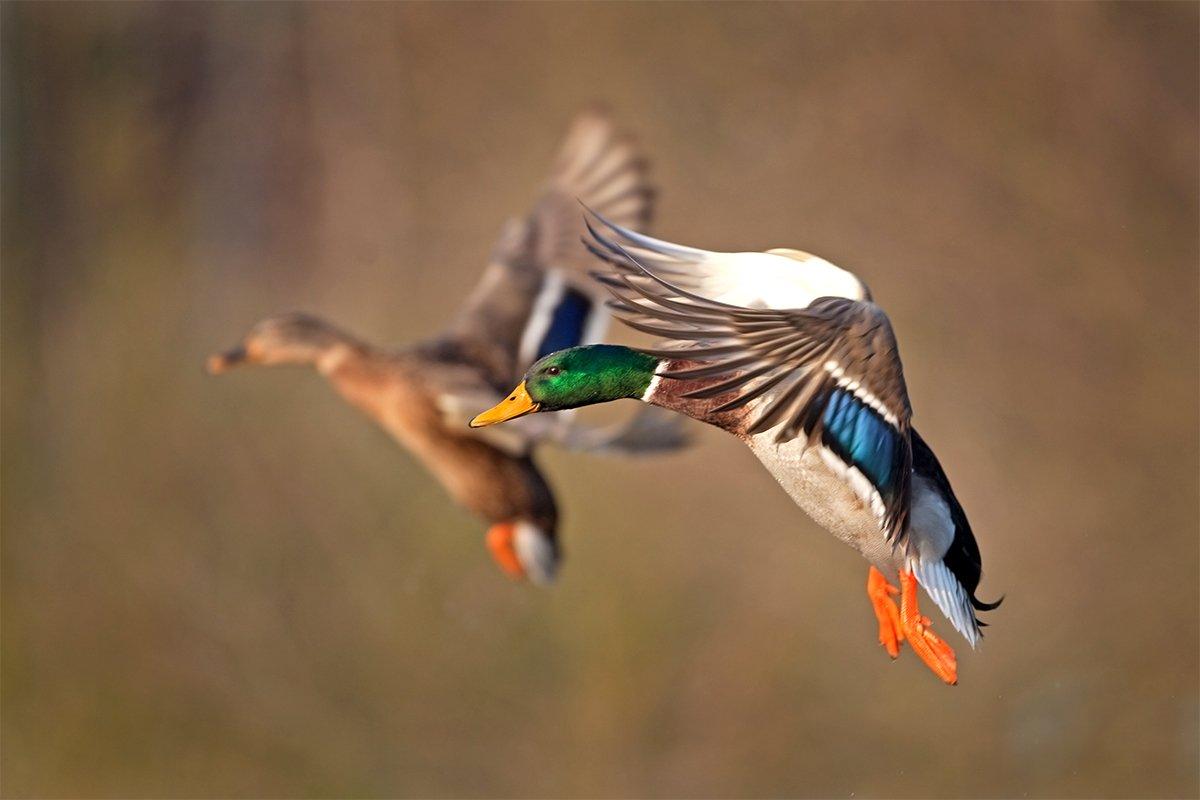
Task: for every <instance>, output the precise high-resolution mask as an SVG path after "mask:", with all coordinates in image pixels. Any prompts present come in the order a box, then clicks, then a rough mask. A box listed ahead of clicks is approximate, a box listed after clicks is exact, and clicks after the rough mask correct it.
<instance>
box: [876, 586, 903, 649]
mask: <svg viewBox="0 0 1200 800" xmlns="http://www.w3.org/2000/svg"><path fill="white" fill-rule="evenodd" d="M897 594H900V590H899V589H897V588H896V587H895V586H892V585H891V584H890V583H888V582H887V578H885V577H883V573H882V572H880V571H879V570H877V569H875V567H871V568H870V569H869V570H868V571H867V597H869V598H870V599H871V607H872V608H873V609H874V610H875V618H876V619H878V620H879V643H880V644H881V645H883V649H884V650H887V654H888V655H889V656H891V657H892V658H896V657H897V656H899V655H900V643H901V642H903V641H904V628H903V626H901V624H900V608H899V607H898V606H897V605H896V601H895V600H893V599H892V595H897Z"/></svg>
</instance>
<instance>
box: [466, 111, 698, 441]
mask: <svg viewBox="0 0 1200 800" xmlns="http://www.w3.org/2000/svg"><path fill="white" fill-rule="evenodd" d="M647 170H648V161H647V159H646V158H645V156H644V155H643V154H642V152H641V151H640V150H639V149H638V147H637V146H636V145H635V143H634V141H633V139H632V138H631V137H630V136H628V135H627V134H625V133H623V132H620V131H618V130H617V127H616V125H615V124H614V123H613V121H612V119H611V118H610V117H609V116H608V114H606V113H605V112H603V111H600V110H596V109H592V110H587V111H584V112H583V113H581V114H579V115H578V116H577V117H576V118H575V119H574V121H573V122H572V123H571V126H570V128H569V129H568V130H567V134H566V136H565V137H564V139H563V142H562V144H561V145H560V147H559V151H558V155H557V157H556V158H555V160H554V166H553V168H552V170H551V173H550V177H549V179H548V180H547V181H546V185H545V187H544V189H543V191H542V194H541V196H540V197H539V198H538V200H537V202H536V203H535V204H534V206H533V209H532V210H531V211H530V213H529V215H528V217H526V218H525V219H524V220H514V221H511V222H510V223H509V224H508V225H506V226H505V228H504V230H503V231H502V233H501V236H500V239H499V241H498V242H497V243H496V245H495V247H494V249H493V252H492V258H491V263H490V264H489V266H488V268H487V269H486V270H485V271H484V274H483V277H482V278H481V279H480V282H479V284H478V285H477V286H476V287H475V290H474V291H473V292H472V293H471V296H470V297H469V298H468V299H467V302H466V303H465V305H464V307H463V309H462V311H461V312H460V313H459V317H458V320H457V322H456V323H455V325H454V327H453V328H452V331H451V333H452V336H453V337H454V338H455V339H456V344H457V348H458V349H459V351H460V352H462V353H464V354H466V357H467V359H468V360H469V361H470V362H471V363H475V364H478V365H480V366H481V367H482V369H483V370H484V373H485V374H486V376H487V378H488V381H489V382H490V383H491V385H492V386H493V387H494V388H495V389H496V390H497V391H498V392H506V391H508V390H509V389H511V388H512V387H513V385H514V384H515V383H517V381H519V380H520V379H521V377H522V376H523V375H524V374H525V370H526V368H528V367H529V365H530V364H532V363H533V362H534V361H537V360H538V359H539V358H541V357H542V356H544V355H547V354H549V353H552V352H554V351H556V350H562V349H565V348H568V347H574V346H576V345H581V344H591V343H594V342H598V341H600V340H601V339H602V337H603V336H604V333H605V331H606V330H607V328H608V323H609V320H610V318H611V315H610V313H609V310H608V309H607V307H606V306H605V304H604V302H603V297H602V295H601V293H600V292H599V291H598V290H597V288H596V286H595V285H594V284H593V283H591V282H590V281H587V280H585V279H584V276H585V272H586V268H587V267H589V266H590V265H591V263H592V262H591V257H590V256H589V255H588V252H587V248H585V247H584V245H583V243H582V242H581V238H582V235H583V234H584V232H585V231H586V227H585V225H584V221H583V213H582V210H581V209H580V206H579V203H580V202H581V201H582V202H584V203H586V204H588V205H589V206H591V207H593V208H597V209H600V210H601V211H603V212H604V213H605V214H606V215H608V216H609V217H610V218H611V219H613V220H617V221H619V222H620V223H621V224H623V225H626V226H629V227H632V228H640V227H644V226H645V225H647V224H649V222H650V217H651V216H652V214H653V210H654V191H653V188H652V187H651V185H650V183H649V180H648V178H647ZM446 403H447V405H450V406H453V405H454V403H453V402H452V401H450V400H447V401H446ZM488 405H489V404H482V405H477V406H474V413H478V411H479V410H480V409H483V408H487V407H488ZM472 416H473V414H472ZM466 419H470V416H468V417H466ZM516 424H517V425H521V426H523V428H524V429H525V434H526V439H527V440H529V441H533V440H546V439H549V440H553V441H556V442H558V443H560V444H562V445H564V446H566V447H569V448H573V449H582V450H592V451H599V452H605V453H641V452H654V451H659V450H666V449H673V448H675V447H679V446H681V445H682V444H684V443H685V440H686V437H685V436H684V433H683V425H684V424H685V421H684V420H682V419H681V418H679V417H678V416H677V415H674V414H671V413H670V412H667V411H664V410H663V409H660V408H653V407H649V406H644V407H640V408H639V409H638V410H637V412H635V414H634V415H633V417H632V418H631V419H630V420H629V421H628V422H627V423H625V424H623V425H619V426H616V427H606V428H600V429H593V428H589V427H586V426H583V425H580V424H578V423H576V422H575V420H574V415H573V414H570V413H561V414H556V415H553V416H550V415H545V416H540V417H539V416H537V415H534V416H533V417H528V418H526V419H523V420H517V421H516ZM492 427H505V426H492ZM481 430H487V429H481Z"/></svg>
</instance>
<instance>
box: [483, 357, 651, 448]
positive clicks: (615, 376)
mask: <svg viewBox="0 0 1200 800" xmlns="http://www.w3.org/2000/svg"><path fill="white" fill-rule="evenodd" d="M658 365H659V359H657V358H655V357H654V356H649V355H646V354H645V353H641V352H638V351H637V350H632V349H630V348H628V347H621V346H619V345H613V344H597V345H588V346H585V347H572V348H569V349H567V350H559V351H558V352H556V353H551V354H550V355H548V356H546V357H545V358H543V359H541V360H540V361H538V362H536V363H535V364H534V365H533V366H532V367H530V368H529V371H528V372H526V373H525V380H523V381H522V382H521V384H520V385H519V386H517V388H516V389H514V390H513V391H512V392H510V393H509V396H508V397H506V398H505V399H504V400H502V401H501V402H500V403H499V404H498V405H497V406H495V407H494V408H491V409H489V410H487V411H485V412H483V413H482V414H480V415H479V416H477V417H475V419H473V420H471V427H473V428H479V427H482V426H484V425H492V424H494V423H497V422H504V421H505V420H509V419H515V418H516V417H521V416H524V415H526V414H532V413H534V412H535V411H563V410H566V409H568V408H579V407H580V406H590V405H593V404H595V403H608V402H611V401H613V400H622V399H625V398H638V399H640V398H641V397H642V396H643V395H644V394H645V393H646V389H647V388H649V386H650V382H651V381H652V380H654V371H655V370H656V369H658Z"/></svg>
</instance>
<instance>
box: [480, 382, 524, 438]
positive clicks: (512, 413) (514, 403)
mask: <svg viewBox="0 0 1200 800" xmlns="http://www.w3.org/2000/svg"><path fill="white" fill-rule="evenodd" d="M539 408H541V406H540V405H538V404H537V403H535V402H533V398H531V397H530V396H529V392H528V391H527V390H526V389H525V381H521V384H520V385H519V386H518V387H517V388H515V389H513V390H512V393H511V394H509V396H508V397H506V398H504V399H503V400H501V401H500V402H499V403H497V404H496V405H494V406H492V407H491V408H489V409H488V410H487V411H484V412H483V413H482V414H480V415H478V416H477V417H475V419H473V420H471V427H472V428H482V427H483V426H485V425H495V424H496V423H497V422H507V421H508V420H510V419H516V418H517V417H523V416H525V415H526V414H532V413H533V412H535V411H537V410H538V409H539Z"/></svg>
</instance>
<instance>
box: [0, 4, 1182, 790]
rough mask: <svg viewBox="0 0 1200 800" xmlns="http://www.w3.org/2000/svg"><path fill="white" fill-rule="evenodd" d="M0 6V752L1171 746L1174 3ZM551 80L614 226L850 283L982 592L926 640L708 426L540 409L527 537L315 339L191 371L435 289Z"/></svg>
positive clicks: (547, 134) (707, 760)
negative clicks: (596, 424) (313, 360)
mask: <svg viewBox="0 0 1200 800" xmlns="http://www.w3.org/2000/svg"><path fill="white" fill-rule="evenodd" d="M0 13H2V20H0V21H2V29H3V70H2V81H3V83H2V87H0V88H2V100H3V133H2V140H3V196H2V197H3V319H2V324H3V442H4V446H3V493H4V503H3V511H2V513H3V540H2V541H3V552H2V557H3V559H2V563H3V590H2V591H3V620H2V622H3V628H2V630H3V730H2V734H3V762H2V766H3V793H4V794H5V795H6V796H77V797H97V796H128V797H136V796H158V797H182V796H189V797H196V796H236V797H249V796H275V797H292V796H295V797H325V796H358V797H382V796H401V795H407V796H415V795H419V796H430V797H449V796H564V797H585V796H586V797H616V796H647V797H666V796H747V797H749V796H781V795H782V796H858V797H864V796H898V797H931V796H932V797H937V796H941V797H984V796H986V797H998V796H1027V797H1045V796H1057V797H1067V796H1078V797H1083V796H1087V797H1099V796H1105V797H1110V796H1111V797H1117V796H1121V797H1124V796H1146V797H1150V796H1154V797H1165V796H1194V795H1195V794H1196V793H1198V792H1200V787H1198V785H1197V781H1198V778H1197V769H1198V766H1197V759H1198V756H1197V750H1198V739H1200V726H1198V722H1197V719H1198V716H1200V690H1198V661H1200V641H1198V625H1197V613H1198V610H1200V592H1198V588H1197V567H1198V562H1200V552H1198V551H1200V535H1198V534H1200V527H1198V498H1197V475H1198V472H1200V464H1198V460H1200V455H1198V436H1200V434H1198V430H1197V419H1198V414H1197V410H1198V407H1197V399H1198V377H1197V376H1198V372H1197V364H1198V355H1200V354H1198V352H1197V350H1198V332H1197V331H1198V328H1197V325H1198V307H1197V306H1198V286H1197V275H1198V269H1197V265H1198V248H1197V213H1198V201H1197V181H1198V167H1200V163H1198V147H1197V131H1198V119H1197V95H1198V75H1200V56H1198V44H1197V39H1198V34H1197V31H1198V22H1200V20H1198V11H1197V6H1196V5H1195V4H1191V3H1175V4H1152V3H1138V4H1114V3H1087V4H1083V3H1080V4H1019V5H1018V4H1013V5H997V4H986V5H985V4H969V5H968V4H955V5H940V4H921V5H890V4H889V5H875V4H860V5H823V4H794V5H789V4H777V5H754V4H729V5H705V4H688V5H679V4H655V5H627V4H597V5H591V4H579V5H565V4H562V5H554V4H529V5H526V4H508V5H499V4H487V5H477V4H472V3H457V4H450V5H433V4H416V3H414V4H404V5H383V4H362V5H343V4H315V3H314V4H304V5H291V4H282V3H262V4H258V3H255V4H225V3H192V4H170V5H166V4H164V5H157V4H150V3H137V4H132V3H122V4H112V5H107V4H102V3H89V4H86V5H74V4H69V3H36V4H35V3H14V2H9V3H4V4H3V6H2V7H0ZM595 100H602V101H606V102H607V103H608V104H609V105H610V106H611V107H612V108H613V110H614V111H615V112H616V114H617V116H618V117H619V118H620V120H621V121H622V122H623V123H624V124H626V125H627V126H629V127H631V128H632V129H633V130H635V131H636V132H637V133H638V134H639V136H640V137H641V139H642V141H643V143H644V145H645V147H646V148H647V149H648V150H649V152H650V153H651V154H652V155H653V156H654V159H655V179H656V182H657V184H658V185H659V187H660V188H661V192H662V193H661V198H660V205H659V209H660V213H659V214H658V219H657V222H656V227H655V230H656V232H658V233H660V234H661V235H663V236H665V237H667V238H669V239H672V240H675V241H682V242H686V243H689V244H695V245H699V246H704V247H709V248H712V249H758V248H766V247H773V246H792V247H801V248H804V249H807V250H811V251H813V252H815V253H818V254H821V255H823V256H826V257H828V258H830V259H831V260H833V261H835V262H837V263H839V264H842V265H843V266H846V267H848V268H850V269H853V270H855V271H856V272H858V273H859V274H860V275H861V276H863V278H864V279H865V280H866V281H867V282H868V283H869V284H870V285H871V287H872V289H873V291H874V293H875V296H876V297H877V298H878V299H879V301H880V302H881V303H883V304H884V306H885V307H886V308H887V309H888V311H889V312H890V314H891V317H892V320H893V322H894V324H895V327H896V329H897V331H898V335H899V337H900V340H901V342H902V347H903V351H904V354H905V357H906V362H905V367H906V372H907V374H908V379H909V386H910V391H911V394H912V398H913V403H914V406H915V408H916V414H917V417H916V418H917V423H918V425H919V426H920V428H921V430H922V432H923V433H924V434H925V436H926V438H927V439H928V440H929V441H930V442H931V443H932V444H933V446H934V447H935V448H936V449H937V451H938V453H939V455H940V456H941V459H942V461H943V463H944V464H945V466H946V468H947V470H948V471H949V473H950V475H951V477H952V479H953V481H954V485H955V488H956V490H957V492H958V495H959V498H960V499H961V500H962V502H963V504H964V506H965V508H966V509H967V511H968V513H969V515H970V517H971V520H972V523H973V526H974V528H975V531H976V534H977V536H978V538H979V540H980V542H981V546H982V550H983V555H984V564H985V575H984V580H983V584H982V586H981V588H980V595H981V597H983V598H985V599H993V598H995V597H997V596H999V595H1001V594H1004V595H1006V597H1007V601H1006V602H1005V604H1004V606H1003V607H1002V608H1001V609H1000V610H999V611H997V612H995V613H993V614H991V615H989V616H988V618H987V619H988V621H989V622H991V623H992V625H993V626H992V627H991V628H989V629H988V636H987V639H986V641H985V642H984V643H983V645H982V647H981V648H980V650H979V651H978V652H976V653H971V652H969V650H968V648H967V647H966V646H965V645H964V644H963V643H962V642H961V641H960V640H957V639H955V641H954V645H955V646H956V648H957V649H958V653H959V657H960V678H961V685H959V686H958V687H957V688H954V689H950V688H947V687H945V686H942V685H941V684H940V683H939V682H938V681H937V680H936V679H935V678H934V677H933V676H932V675H931V674H930V673H929V672H928V671H927V670H926V669H925V668H924V667H923V666H922V665H921V664H920V663H919V661H918V660H917V659H916V658H915V657H913V656H912V654H911V653H909V652H907V651H906V652H905V653H904V654H903V656H902V657H901V658H900V660H899V661H897V662H896V663H889V661H888V659H887V658H886V656H885V655H884V654H883V652H882V651H881V649H880V648H879V646H878V644H877V643H876V640H875V635H876V626H875V621H874V618H873V616H872V614H871V610H870V606H869V603H868V601H867V599H866V597H865V593H864V590H863V587H864V583H865V578H866V564H865V563H864V562H863V561H862V559H861V558H859V557H858V556H857V555H856V554H855V553H853V552H852V551H850V550H849V549H847V548H845V547H844V546H843V545H841V544H839V543H837V542H836V541H835V540H834V539H833V538H832V537H830V536H828V535H826V534H824V533H823V532H821V531H819V530H818V529H817V528H816V526H815V525H814V524H813V523H812V522H810V521H809V520H808V519H807V518H806V517H805V516H803V514H802V513H801V512H800V511H799V510H798V509H796V508H795V507H794V505H793V504H792V503H791V501H790V500H789V499H788V498H787V497H786V496H785V495H784V493H783V492H782V491H781V490H780V489H779V488H778V487H777V486H776V484H775V482H774V481H773V480H772V479H771V478H770V477H769V476H768V475H767V474H766V473H765V472H763V471H762V470H761V469H760V468H759V466H758V464H757V462H756V461H755V460H754V459H753V457H752V456H751V455H750V453H749V452H748V451H747V450H746V449H745V448H743V447H742V446H741V445H740V444H739V443H738V442H737V441H736V440H734V439H733V438H732V437H726V436H724V435H723V434H721V433H719V432H717V431H715V430H699V431H697V434H698V439H699V446H698V447H696V448H695V449H693V450H691V451H689V452H686V453H681V454H679V455H674V456H671V457H669V458H664V459H658V460H642V461H612V460H604V459H600V458H595V457H588V456H585V455H574V454H564V453H561V452H548V453H546V454H545V455H544V456H543V458H542V461H543V464H544V465H545V466H546V468H547V471H548V474H549V477H550V479H551V481H552V483H553V484H554V486H555V487H556V489H557V491H558V492H559V495H560V502H561V507H562V508H563V510H564V516H565V519H564V524H563V536H564V541H565V546H566V547H567V548H568V560H567V562H566V564H565V569H564V572H563V574H562V577H561V580H560V583H559V584H558V585H557V586H555V587H553V588H552V589H550V590H548V591H539V590H536V589H533V588H531V587H528V586H521V585H515V584H512V583H510V582H509V581H507V580H506V579H505V578H504V577H503V576H502V575H501V574H500V572H499V571H498V570H497V569H496V568H495V567H494V566H493V564H492V563H491V561H490V559H489V558H488V556H487V553H486V551H485V548H484V547H483V545H482V539H483V526H482V525H481V524H480V523H478V522H477V521H476V520H474V519H473V518H471V517H470V516H469V515H468V514H467V513H466V512H464V511H461V510H459V509H458V508H456V507H455V506H453V505H452V504H451V503H450V502H449V501H448V500H447V499H446V498H445V497H444V496H443V495H442V493H441V490H440V488H439V487H438V486H437V485H436V484H435V483H434V481H433V479H432V478H431V477H430V476H429V475H428V474H427V473H426V472H425V471H424V470H423V469H422V468H421V467H420V466H419V465H418V464H417V463H416V462H415V461H414V459H413V458H411V457H410V456H409V455H408V454H406V453H404V452H402V451H401V450H399V449H398V448H397V447H396V446H394V445H393V444H392V442H391V441H390V440H389V439H388V438H387V437H386V436H385V435H384V434H383V433H381V432H379V431H378V430H376V429H375V428H374V427H373V426H372V425H371V424H370V423H368V422H367V421H365V419H364V418H362V417H360V416H359V415H358V414H357V413H356V412H355V411H353V410H352V409H350V408H349V407H347V406H346V405H344V404H343V403H342V402H341V401H340V400H339V399H338V398H337V397H335V396H334V394H333V393H332V392H331V391H329V389H328V387H326V386H325V385H323V384H322V382H321V381H319V380H318V379H317V378H316V376H314V375H312V374H309V373H306V372H303V371H300V370H262V371H250V370H247V371H243V372H237V373H234V374H232V375H230V376H228V377H226V378H222V379H213V378H209V377H207V376H206V375H204V374H203V371H202V365H203V360H204V357H205V356H206V355H207V354H208V353H210V352H212V351H214V350H216V349H219V348H223V347H226V346H229V345H231V344H233V343H234V342H235V341H236V340H237V339H238V338H239V337H240V336H241V335H242V333H243V332H244V331H245V329H246V328H247V327H248V326H249V325H250V324H252V323H253V322H255V321H256V320H257V319H259V318H261V317H263V316H267V315H268V314H271V313H274V312H279V311H286V310H293V309H303V310H308V311H313V312H317V313H320V314H323V315H328V316H329V317H330V318H332V319H334V320H337V321H339V322H340V323H341V324H343V325H344V326H346V327H348V328H349V329H350V330H353V331H355V332H357V333H359V334H360V335H362V336H364V337H367V338H370V339H372V340H374V341H377V342H395V343H404V342H410V341H413V340H416V339H419V338H421V337H425V336H428V335H430V334H432V333H433V332H435V331H436V330H437V329H438V328H439V326H440V325H441V324H442V323H443V322H444V321H446V320H447V319H448V318H449V317H450V315H451V314H452V313H453V312H454V310H455V308H456V306H457V304H458V303H459V301H460V299H461V298H462V297H463V295H464V293H465V292H466V291H467V290H468V289H469V288H470V287H471V286H472V284H473V282H474V280H475V279H476V277H477V275H478V273H479V271H480V269H481V268H482V266H483V264H484V262H485V260H486V256H487V253H488V252H489V249H490V247H491V244H492V241H493V237H494V236H495V235H496V233H497V232H498V231H499V229H500V225H501V223H502V222H503V220H504V219H505V218H507V217H508V216H510V215H512V214H516V213H520V212H522V211H523V210H524V209H525V208H526V207H527V206H528V205H529V203H530V202H531V200H532V198H533V197H534V196H535V193H536V190H537V187H538V185H539V183H540V181H541V179H542V177H543V175H544V174H545V172H546V169H547V167H548V162H549V159H550V156H551V154H552V152H553V149H554V146H555V144H556V142H557V140H558V137H559V136H560V134H561V133H562V130H563V128H564V127H565V125H566V124H567V122H568V120H569V119H570V117H571V116H572V114H573V113H574V112H575V111H576V110H578V109H579V108H580V107H582V106H584V105H586V104H588V103H590V102H592V101H595ZM621 335H624V334H621ZM946 628H947V626H946V625H945V624H944V623H942V624H941V629H942V630H943V631H945V630H946Z"/></svg>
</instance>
